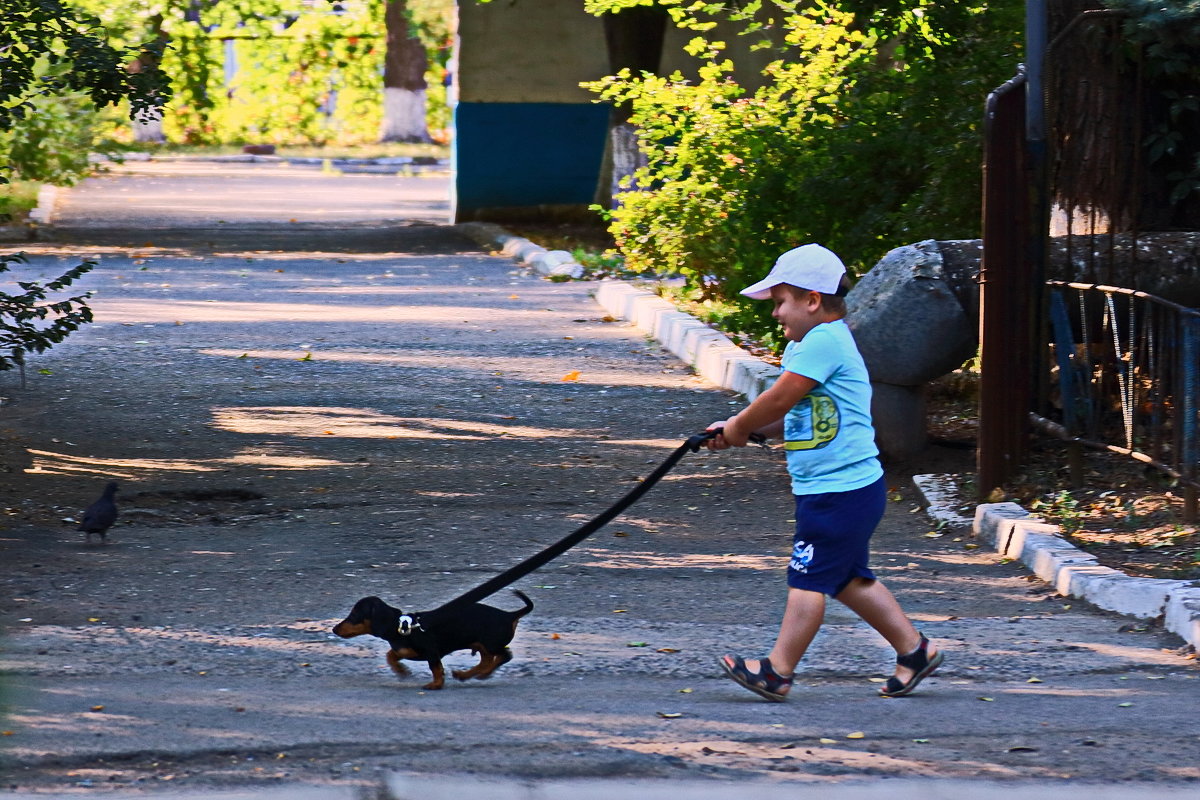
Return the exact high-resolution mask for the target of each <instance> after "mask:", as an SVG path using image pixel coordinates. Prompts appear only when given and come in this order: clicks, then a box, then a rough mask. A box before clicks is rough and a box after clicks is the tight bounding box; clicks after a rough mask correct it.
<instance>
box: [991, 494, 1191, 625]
mask: <svg viewBox="0 0 1200 800" xmlns="http://www.w3.org/2000/svg"><path fill="white" fill-rule="evenodd" d="M974 530H975V533H976V535H977V536H979V537H980V538H981V539H983V540H984V541H987V542H990V543H991V544H992V545H993V546H994V547H995V548H996V551H997V552H998V553H1000V554H1002V555H1004V556H1007V557H1008V558H1011V559H1013V560H1017V561H1021V562H1022V563H1023V564H1025V565H1026V566H1027V567H1029V568H1030V569H1031V570H1032V571H1033V572H1034V573H1035V574H1036V575H1037V576H1038V577H1039V578H1041V579H1042V580H1044V581H1046V582H1047V583H1049V584H1050V585H1051V586H1053V587H1054V588H1055V590H1056V591H1057V592H1058V593H1059V594H1062V595H1065V596H1068V597H1077V598H1079V599H1081V600H1086V601H1088V602H1089V603H1091V604H1093V605H1095V606H1098V607H1100V608H1103V609H1105V610H1107V611H1115V612H1117V613H1118V614H1127V615H1129V616H1133V617H1138V618H1140V619H1155V618H1157V617H1160V616H1161V617H1163V625H1164V627H1165V628H1166V629H1167V630H1168V631H1170V632H1172V633H1175V634H1178V635H1179V636H1180V637H1182V638H1183V639H1184V641H1186V642H1188V644H1190V645H1192V646H1193V647H1195V648H1197V649H1200V583H1198V582H1197V581H1172V580H1164V579H1159V578H1135V577H1132V576H1130V575H1126V574H1125V573H1123V572H1121V571H1119V570H1115V569H1112V568H1111V567H1105V566H1102V565H1101V564H1100V562H1099V561H1097V560H1096V557H1095V556H1092V555H1088V554H1087V553H1085V552H1083V551H1082V550H1080V549H1078V548H1076V547H1075V546H1073V545H1071V544H1070V543H1068V542H1067V541H1066V540H1065V539H1063V538H1062V537H1061V536H1059V533H1060V530H1059V527H1058V526H1057V525H1052V524H1050V523H1048V522H1045V521H1043V520H1041V519H1039V518H1038V517H1035V516H1033V515H1031V514H1029V513H1028V512H1027V511H1026V510H1025V509H1023V508H1021V506H1019V505H1017V504H1016V503H984V504H983V505H980V506H978V507H977V508H976V509H975V521H974Z"/></svg>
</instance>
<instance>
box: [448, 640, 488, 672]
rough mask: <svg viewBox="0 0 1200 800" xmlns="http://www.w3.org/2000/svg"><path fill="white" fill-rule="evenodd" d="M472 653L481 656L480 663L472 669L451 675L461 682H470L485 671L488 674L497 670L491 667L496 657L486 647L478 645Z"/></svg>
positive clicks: (461, 670)
mask: <svg viewBox="0 0 1200 800" xmlns="http://www.w3.org/2000/svg"><path fill="white" fill-rule="evenodd" d="M471 652H472V653H478V654H479V663H478V664H476V665H475V666H473V667H471V668H470V669H456V670H454V671H453V672H451V673H450V674H451V675H453V676H454V677H455V678H457V679H458V680H460V681H469V680H471V678H477V677H479V674H480V673H481V672H484V671H485V670H486V671H487V672H491V671H492V670H493V669H495V667H492V666H491V663H492V661H493V659H495V656H493V655H492V654H491V653H489V652H488V649H487V648H486V647H484V646H483V645H481V644H476V645H475V646H473V647H472V648H471Z"/></svg>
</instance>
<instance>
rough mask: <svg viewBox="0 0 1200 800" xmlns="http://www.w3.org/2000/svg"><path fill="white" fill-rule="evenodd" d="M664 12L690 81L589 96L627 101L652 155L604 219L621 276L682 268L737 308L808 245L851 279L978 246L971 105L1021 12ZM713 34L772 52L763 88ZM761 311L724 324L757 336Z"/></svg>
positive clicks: (910, 7)
mask: <svg viewBox="0 0 1200 800" xmlns="http://www.w3.org/2000/svg"><path fill="white" fill-rule="evenodd" d="M587 2H588V4H589V8H591V10H593V11H604V10H612V9H613V8H615V7H616V6H619V5H622V4H627V3H628V2H631V0H587ZM660 2H661V3H662V4H663V5H667V6H668V7H669V9H670V11H671V13H672V15H673V17H674V19H675V22H676V24H677V25H679V26H680V27H684V28H688V29H691V30H694V31H696V32H697V34H698V35H697V36H696V37H695V38H693V39H692V41H691V43H690V44H689V45H688V51H689V52H690V53H691V54H692V55H693V56H696V57H697V58H698V59H699V60H700V63H701V66H700V68H699V70H698V75H697V77H695V78H688V77H685V76H684V75H682V74H679V73H676V74H673V75H669V76H655V75H649V74H643V75H633V74H630V73H628V72H624V73H621V74H619V75H616V76H611V77H609V78H607V79H605V80H602V81H597V82H595V83H593V84H590V88H592V89H594V90H595V91H596V92H598V93H599V95H600V97H601V98H602V99H605V100H608V101H610V102H626V101H627V102H630V103H631V104H632V107H633V117H632V121H633V123H634V124H635V125H636V126H638V128H639V130H640V134H639V135H640V147H641V149H642V150H643V152H644V153H645V155H646V157H647V160H648V166H647V167H645V168H643V169H642V170H640V171H639V172H638V174H637V175H635V176H634V180H633V182H632V186H633V187H636V188H633V189H632V190H631V191H629V192H627V193H625V194H623V195H622V196H621V204H620V205H619V206H618V207H617V208H616V209H614V210H613V211H611V212H608V213H609V214H610V223H611V227H610V230H611V231H612V233H613V234H614V236H615V238H616V240H617V244H618V247H619V249H620V250H621V251H622V253H623V255H624V256H625V258H626V263H627V266H629V267H630V268H631V269H634V270H638V271H644V272H655V273H661V272H678V273H681V274H683V275H684V276H685V277H686V278H687V280H688V284H689V286H690V287H692V288H693V289H694V290H695V291H696V292H697V293H699V294H700V295H701V296H702V297H705V298H715V299H726V300H733V301H738V302H740V299H739V298H738V296H737V290H739V289H740V288H742V287H743V286H745V285H746V284H748V283H750V282H752V281H754V280H756V279H757V278H759V277H760V276H761V274H762V273H763V272H765V271H766V270H767V269H768V268H769V267H770V265H771V264H772V263H773V261H774V259H775V257H776V256H778V254H779V253H781V252H783V251H784V250H786V249H789V248H791V247H794V246H796V245H798V244H801V243H804V242H808V241H819V242H821V243H823V244H825V245H827V246H829V247H831V248H832V249H834V250H835V251H837V252H838V253H839V254H841V255H842V257H843V258H844V259H845V260H846V261H847V263H848V264H850V265H852V267H854V266H857V267H859V268H862V267H864V266H868V265H870V264H873V263H874V261H875V260H876V259H877V258H878V257H879V256H881V255H882V254H883V253H884V252H886V251H887V250H888V249H890V248H891V247H894V246H897V245H900V244H905V243H908V242H912V241H918V240H921V239H925V238H941V239H948V238H969V237H974V236H976V235H977V234H978V229H979V217H980V201H979V181H980V170H979V165H980V158H981V142H980V139H981V137H980V126H981V124H982V116H983V104H984V101H985V99H986V96H987V93H988V92H989V91H990V90H991V89H992V88H994V87H995V86H997V85H998V84H1000V83H1001V82H1003V81H1004V80H1005V79H1007V78H1008V77H1010V76H1011V74H1012V72H1013V71H1014V70H1015V67H1016V64H1017V62H1018V61H1019V40H1020V32H1021V30H1022V27H1023V2H1021V0H995V1H994V2H985V0H970V1H969V2H961V3H934V2H930V0H882V1H881V2H867V0H840V1H839V0H818V2H803V3H802V2H796V1H795V0H761V1H759V0H755V1H754V2H745V3H741V4H739V7H737V8H730V7H727V5H726V4H720V3H691V2H682V1H681V0H660ZM718 22H725V23H727V24H728V23H731V22H732V23H733V24H735V25H736V26H737V28H736V29H737V30H738V31H739V33H738V35H743V36H751V37H754V39H753V41H754V42H755V46H756V47H757V48H766V49H769V50H770V52H772V53H774V54H775V55H776V56H777V58H775V60H773V61H772V62H771V63H770V64H769V65H768V66H767V67H766V69H765V70H764V72H763V75H762V80H763V82H762V85H761V86H760V87H759V88H756V89H753V90H751V89H748V88H746V87H745V86H743V85H741V84H739V82H738V81H737V79H736V78H735V76H734V65H733V64H732V63H731V61H730V60H729V58H728V57H727V56H726V55H725V51H726V49H727V48H726V43H725V42H724V41H721V40H720V39H718V38H717V36H716V34H715V33H714V28H715V26H716V24H717V23H718ZM728 29H729V28H728V27H722V28H721V29H720V30H721V31H722V32H724V31H727V30H728ZM759 306H761V304H755V305H750V304H745V303H743V304H742V306H741V307H742V309H743V310H742V311H740V312H738V313H736V314H735V315H734V317H733V318H731V319H727V320H726V321H725V324H726V325H727V326H729V327H731V328H733V329H740V330H742V331H743V332H747V333H755V334H760V335H764V336H768V337H769V335H770V333H771V332H772V331H774V329H775V326H774V324H773V323H772V322H771V321H770V320H769V318H768V317H767V316H766V312H765V310H764V309H762V308H760V307H759Z"/></svg>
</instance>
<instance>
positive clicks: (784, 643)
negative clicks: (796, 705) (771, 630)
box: [746, 588, 825, 693]
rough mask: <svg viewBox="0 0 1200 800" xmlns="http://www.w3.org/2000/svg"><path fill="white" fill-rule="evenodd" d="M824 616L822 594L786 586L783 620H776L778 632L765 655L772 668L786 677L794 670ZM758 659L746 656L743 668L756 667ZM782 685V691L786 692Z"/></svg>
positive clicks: (754, 669) (752, 668) (754, 670)
mask: <svg viewBox="0 0 1200 800" xmlns="http://www.w3.org/2000/svg"><path fill="white" fill-rule="evenodd" d="M824 619H825V595H823V594H821V593H820V592H809V591H806V590H804V589H792V588H788V597H787V607H786V608H785V609H784V611H783V621H782V622H780V623H779V636H778V638H776V639H775V646H774V647H773V648H771V652H770V653H769V654H768V656H767V658H769V659H770V660H771V668H772V669H774V670H775V671H776V672H777V673H779V674H780V675H782V676H784V677H785V678H786V677H788V676H790V675H791V674H792V673H793V672H795V671H796V665H797V664H798V663H800V659H801V658H802V657H803V656H804V653H805V651H806V650H808V646H809V645H810V644H812V640H813V637H815V636H816V635H817V630H818V629H819V628H820V627H821V622H822V621H823V620H824ZM758 667H759V664H758V659H756V658H748V659H746V668H747V669H749V670H750V671H751V672H757V671H758ZM786 691H787V689H786V688H785V689H784V692H783V693H786Z"/></svg>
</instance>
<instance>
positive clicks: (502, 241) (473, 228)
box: [455, 222, 583, 278]
mask: <svg viewBox="0 0 1200 800" xmlns="http://www.w3.org/2000/svg"><path fill="white" fill-rule="evenodd" d="M455 227H456V228H457V229H458V230H459V231H461V232H462V233H463V235H465V236H466V237H467V238H469V239H471V240H472V241H473V242H475V243H476V244H477V245H479V246H480V247H486V248H488V249H489V250H496V251H499V252H501V253H503V254H504V255H506V256H508V257H509V258H512V259H515V260H516V261H519V262H521V263H522V264H524V265H525V266H527V267H532V268H533V270H534V272H536V273H537V274H539V275H542V276H544V277H547V278H553V277H564V278H580V277H583V266H582V265H581V264H578V263H576V261H575V257H574V256H573V255H571V254H570V253H568V252H567V251H566V250H547V249H546V248H544V247H541V246H539V245H536V244H534V243H533V242H531V241H529V240H528V239H525V238H523V237H520V236H514V235H512V234H511V233H509V232H508V231H506V230H505V229H504V228H502V227H500V226H499V225H496V224H495V223H492V222H461V223H459V224H458V225H456V226H455Z"/></svg>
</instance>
